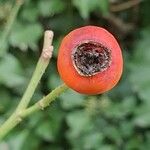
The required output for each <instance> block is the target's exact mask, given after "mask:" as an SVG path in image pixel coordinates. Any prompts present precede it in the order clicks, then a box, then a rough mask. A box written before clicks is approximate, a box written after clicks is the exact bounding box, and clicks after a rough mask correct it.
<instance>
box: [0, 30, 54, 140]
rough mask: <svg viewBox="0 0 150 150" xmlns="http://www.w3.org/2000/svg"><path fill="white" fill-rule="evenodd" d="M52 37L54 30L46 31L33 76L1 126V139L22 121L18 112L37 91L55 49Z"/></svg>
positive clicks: (24, 107) (23, 108)
mask: <svg viewBox="0 0 150 150" xmlns="http://www.w3.org/2000/svg"><path fill="white" fill-rule="evenodd" d="M52 39H53V32H52V31H49V30H48V31H46V32H45V35H44V44H43V50H42V54H41V56H40V58H39V61H38V63H37V66H36V69H35V71H34V73H33V76H32V78H31V80H30V83H29V85H28V87H27V89H26V91H25V93H24V95H23V97H22V99H21V100H20V103H19V104H18V107H17V108H16V110H15V111H14V113H13V114H12V115H11V116H10V117H9V118H8V120H6V122H4V124H3V125H2V126H1V127H0V139H2V138H3V137H4V136H5V135H6V134H7V133H8V132H9V131H10V130H11V129H12V128H14V127H15V126H16V124H18V123H19V122H20V121H21V119H20V117H18V114H20V113H21V112H22V111H23V110H25V109H26V107H27V106H28V104H29V102H30V100H31V98H32V96H33V94H34V92H35V89H36V87H37V85H38V83H39V81H40V79H41V77H42V75H43V74H44V72H45V69H46V68H47V66H48V64H49V61H50V58H51V57H52V51H53V46H51V44H52Z"/></svg>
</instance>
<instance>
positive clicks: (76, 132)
mask: <svg viewBox="0 0 150 150" xmlns="http://www.w3.org/2000/svg"><path fill="white" fill-rule="evenodd" d="M67 124H68V126H69V128H70V129H69V133H68V134H69V135H68V136H69V137H70V138H77V137H79V136H80V134H81V133H82V132H84V131H86V130H87V129H88V128H89V127H91V123H90V117H89V116H88V114H87V113H86V112H85V111H82V110H80V111H74V112H72V113H70V114H68V116H67Z"/></svg>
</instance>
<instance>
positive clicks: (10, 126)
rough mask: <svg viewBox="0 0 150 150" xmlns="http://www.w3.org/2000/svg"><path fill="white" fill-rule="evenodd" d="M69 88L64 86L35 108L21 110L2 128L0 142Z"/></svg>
mask: <svg viewBox="0 0 150 150" xmlns="http://www.w3.org/2000/svg"><path fill="white" fill-rule="evenodd" d="M67 89H68V87H67V86H66V85H65V84H63V85H60V86H59V87H57V88H56V89H54V90H53V91H52V92H50V93H49V94H48V95H47V96H46V97H44V98H42V99H41V100H40V101H38V102H37V103H35V104H34V105H33V106H31V107H29V108H27V109H24V110H20V112H19V111H18V112H15V113H14V114H13V115H12V116H11V117H10V118H9V119H8V120H7V121H6V122H5V123H4V124H3V125H2V126H1V127H0V140H2V139H3V138H4V137H5V136H6V134H7V133H8V132H10V131H11V130H12V129H13V128H14V127H15V126H16V125H17V124H19V123H20V122H21V121H22V119H23V118H25V117H27V116H29V115H30V114H32V113H34V112H36V111H38V110H43V109H44V108H45V107H47V106H49V104H50V103H51V102H52V101H53V100H55V99H56V98H57V97H58V96H59V95H60V94H61V93H63V92H65V91H66V90H67Z"/></svg>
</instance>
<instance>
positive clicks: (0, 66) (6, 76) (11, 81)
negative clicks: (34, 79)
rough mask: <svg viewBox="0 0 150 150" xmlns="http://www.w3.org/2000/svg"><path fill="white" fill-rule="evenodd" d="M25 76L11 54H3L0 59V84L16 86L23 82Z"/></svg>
mask: <svg viewBox="0 0 150 150" xmlns="http://www.w3.org/2000/svg"><path fill="white" fill-rule="evenodd" d="M24 82H25V78H24V76H23V70H22V68H21V66H20V62H19V61H18V60H17V59H16V58H15V57H14V56H13V55H10V54H8V55H5V57H4V58H3V59H2V60H1V61H0V84H4V85H6V86H8V87H16V86H21V85H22V84H24Z"/></svg>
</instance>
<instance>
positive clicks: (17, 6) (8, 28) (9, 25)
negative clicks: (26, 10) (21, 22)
mask: <svg viewBox="0 0 150 150" xmlns="http://www.w3.org/2000/svg"><path fill="white" fill-rule="evenodd" d="M23 2H24V1H23V0H16V3H15V5H14V7H13V8H12V10H11V12H10V15H9V17H8V20H7V22H6V25H5V28H4V31H3V33H2V36H1V40H0V56H2V55H3V54H5V49H4V44H5V42H6V41H7V38H8V35H9V33H10V31H11V29H12V27H13V24H14V22H15V19H16V17H17V14H18V12H19V9H20V7H21V5H22V4H23Z"/></svg>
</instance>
